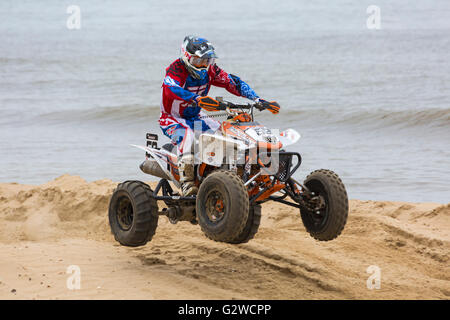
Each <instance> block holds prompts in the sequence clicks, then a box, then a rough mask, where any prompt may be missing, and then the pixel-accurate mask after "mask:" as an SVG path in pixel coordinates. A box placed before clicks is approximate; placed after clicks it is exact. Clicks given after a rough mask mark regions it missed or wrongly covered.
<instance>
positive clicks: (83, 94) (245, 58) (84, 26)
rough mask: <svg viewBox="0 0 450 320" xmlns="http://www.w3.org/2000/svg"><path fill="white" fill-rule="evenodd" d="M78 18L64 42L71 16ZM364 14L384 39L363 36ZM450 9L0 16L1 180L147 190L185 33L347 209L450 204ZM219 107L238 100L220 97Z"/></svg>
mask: <svg viewBox="0 0 450 320" xmlns="http://www.w3.org/2000/svg"><path fill="white" fill-rule="evenodd" d="M71 5H76V6H78V7H79V8H80V13H81V16H80V17H81V20H80V29H68V27H67V20H68V19H69V17H70V16H71V14H70V13H67V8H68V7H69V6H71ZM369 5H376V6H378V7H379V8H380V10H381V11H380V22H381V29H378V30H377V29H369V28H368V27H367V24H366V21H367V19H368V18H369V17H370V16H371V14H370V13H367V12H366V10H367V7H368V6H369ZM449 17H450V2H449V1H448V0H432V1H430V0H427V1H425V0H421V1H403V0H397V1H395V2H394V1H387V0H383V1H382V0H376V1H373V0H371V1H365V0H346V1H335V2H330V1H325V0H318V1H313V2H312V1H299V0H288V1H268V0H266V1H264V0H259V1H245V2H244V1H236V0H229V1H221V2H217V1H214V2H213V1H149V0H129V1H126V2H125V1H95V2H94V1H87V0H83V1H82V0H72V1H60V0H44V1H31V0H30V1H25V0H23V1H15V0H2V1H1V3H0V182H19V183H27V184H28V183H29V184H40V183H44V182H46V181H48V180H51V179H54V178H56V177H58V176H60V175H62V174H65V173H69V174H72V175H80V176H81V177H83V178H85V179H87V180H88V181H92V180H97V179H104V178H109V179H112V180H114V181H121V180H125V179H140V180H145V181H149V180H151V179H152V178H151V177H150V176H148V175H145V174H143V173H141V172H140V170H139V168H138V165H139V163H140V162H141V161H142V160H143V158H144V154H143V152H141V151H140V150H138V149H135V148H133V147H130V146H129V145H130V144H142V145H143V144H145V133H146V132H157V133H159V134H160V140H161V142H164V141H167V139H165V138H163V136H162V132H161V131H160V129H159V127H158V117H159V102H160V94H161V83H162V79H163V77H164V74H165V68H166V67H167V66H168V65H169V64H170V63H171V62H173V61H174V60H175V59H177V58H178V57H179V52H180V51H179V50H180V46H181V42H182V40H183V38H184V36H185V35H188V34H195V35H198V36H201V37H204V38H207V39H208V40H209V41H211V42H212V44H213V45H214V46H215V47H216V51H217V53H218V55H219V58H220V59H219V60H218V61H217V64H218V65H219V66H220V67H222V68H223V69H224V70H226V71H227V72H229V73H233V74H236V75H238V76H240V77H241V78H242V79H243V80H245V81H246V82H247V83H249V84H250V86H252V87H253V88H254V90H255V91H256V92H257V93H258V94H259V95H260V96H261V97H262V98H264V99H268V100H277V101H278V102H279V103H280V105H281V106H282V110H281V112H280V114H278V115H276V116H274V115H272V114H270V113H268V112H266V113H260V114H259V113H258V114H257V115H256V117H257V120H258V121H260V122H261V123H264V124H266V125H268V126H269V127H272V128H279V129H281V130H283V129H286V128H294V129H296V130H297V131H299V132H300V133H301V134H302V139H301V140H300V142H299V143H298V144H296V145H294V146H292V147H291V148H290V149H291V150H295V151H299V152H300V153H301V154H302V156H303V165H302V167H301V168H300V170H299V171H298V172H297V173H296V178H298V179H300V180H303V179H304V177H305V176H306V175H307V174H308V173H309V172H310V171H312V170H314V169H319V168H328V169H331V170H334V171H335V172H337V173H338V174H339V175H340V176H341V178H342V179H343V181H344V183H345V184H346V186H347V191H348V193H349V197H350V198H351V199H370V200H399V201H400V200H401V201H413V202H414V201H433V202H443V203H447V202H448V201H449V198H450V197H449V196H450V183H449V180H450V160H449V159H450V62H449V52H450V19H449ZM210 95H211V96H216V95H219V96H223V97H224V98H225V99H229V100H232V101H241V102H244V99H242V98H237V97H232V96H230V94H228V93H227V92H226V91H225V90H223V89H220V88H217V89H213V90H211V92H210Z"/></svg>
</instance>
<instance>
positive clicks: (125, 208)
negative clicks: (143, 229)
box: [117, 196, 133, 231]
mask: <svg viewBox="0 0 450 320" xmlns="http://www.w3.org/2000/svg"><path fill="white" fill-rule="evenodd" d="M117 222H118V224H119V227H120V228H121V229H122V230H124V231H127V230H130V228H131V226H132V225H133V205H132V203H131V201H130V199H129V198H128V197H126V196H122V197H120V198H119V199H118V200H117Z"/></svg>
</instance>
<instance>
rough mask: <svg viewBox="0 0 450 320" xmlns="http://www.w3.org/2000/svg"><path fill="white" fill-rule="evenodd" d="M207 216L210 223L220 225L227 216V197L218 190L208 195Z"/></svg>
mask: <svg viewBox="0 0 450 320" xmlns="http://www.w3.org/2000/svg"><path fill="white" fill-rule="evenodd" d="M205 209H206V215H207V216H208V219H209V221H210V222H212V223H214V224H216V223H219V222H220V221H221V220H222V219H223V217H224V216H225V211H226V206H225V197H224V196H223V194H222V193H221V192H220V191H219V190H217V189H212V190H210V191H209V192H208V193H207V195H206V201H205Z"/></svg>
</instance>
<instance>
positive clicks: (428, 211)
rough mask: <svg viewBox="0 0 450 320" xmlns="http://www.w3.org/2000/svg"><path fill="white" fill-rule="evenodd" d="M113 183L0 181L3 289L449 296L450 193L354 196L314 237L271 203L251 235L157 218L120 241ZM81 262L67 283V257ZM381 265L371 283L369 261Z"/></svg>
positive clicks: (38, 293) (2, 293) (132, 294)
mask: <svg viewBox="0 0 450 320" xmlns="http://www.w3.org/2000/svg"><path fill="white" fill-rule="evenodd" d="M116 184H117V183H115V182H112V181H110V180H101V181H95V182H91V183H87V182H86V181H84V180H83V179H81V178H79V177H75V176H68V175H64V176H62V177H59V178H57V179H55V180H54V181H51V182H49V183H47V184H43V185H40V186H31V185H20V184H14V183H5V184H0V299H74V298H75V299H110V298H113V299H233V298H235V299H241V298H244V299H324V298H325V299H385V298H388V299H449V298H450V273H449V254H450V250H449V249H450V205H449V204H447V205H442V204H437V203H404V202H389V201H383V202H376V201H359V200H352V201H351V202H350V214H349V219H348V222H347V226H346V228H345V229H344V232H343V233H342V235H341V236H340V237H339V238H338V239H337V240H334V241H331V242H317V241H315V240H314V239H312V238H311V237H310V236H309V235H308V233H307V232H306V231H305V229H304V227H303V225H302V223H301V220H300V217H299V213H298V211H297V210H296V209H294V208H290V207H287V206H282V205H279V204H275V203H269V204H266V205H264V206H263V221H262V224H261V228H260V231H259V233H258V234H257V236H256V237H255V239H254V240H252V241H250V242H249V243H247V244H241V245H230V244H224V243H217V242H213V241H211V240H208V239H207V238H206V237H205V236H204V235H203V234H202V232H201V231H200V228H199V227H198V226H194V225H191V224H190V223H186V222H181V223H178V224H177V225H172V224H170V223H169V222H168V221H167V218H165V217H162V218H160V220H159V227H158V230H157V232H156V235H155V237H154V238H153V240H152V242H150V243H148V244H147V245H146V246H144V247H139V248H128V247H123V246H120V245H118V243H116V242H115V241H114V239H113V237H112V235H111V234H110V230H109V226H108V221H107V207H108V203H109V197H110V195H111V192H112V190H113V189H114V187H115V186H116ZM70 265H77V266H79V268H80V271H81V289H80V290H69V289H68V288H67V286H66V282H67V279H68V277H69V276H70V274H67V273H66V270H67V267H68V266H70ZM370 265H376V266H378V267H379V268H380V269H381V288H380V289H379V290H377V289H373V290H369V289H368V288H367V286H366V281H367V279H368V277H369V276H370V274H368V273H367V272H366V269H367V268H368V267H369V266H370Z"/></svg>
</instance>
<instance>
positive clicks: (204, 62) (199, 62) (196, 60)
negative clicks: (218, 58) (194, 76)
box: [189, 56, 214, 68]
mask: <svg viewBox="0 0 450 320" xmlns="http://www.w3.org/2000/svg"><path fill="white" fill-rule="evenodd" d="M213 62H214V58H200V57H197V56H192V57H191V58H190V59H189V63H190V64H192V65H193V66H194V67H196V68H207V67H209V66H210V65H211V64H212V63H213Z"/></svg>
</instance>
